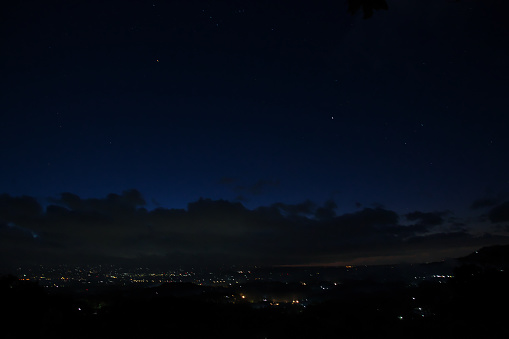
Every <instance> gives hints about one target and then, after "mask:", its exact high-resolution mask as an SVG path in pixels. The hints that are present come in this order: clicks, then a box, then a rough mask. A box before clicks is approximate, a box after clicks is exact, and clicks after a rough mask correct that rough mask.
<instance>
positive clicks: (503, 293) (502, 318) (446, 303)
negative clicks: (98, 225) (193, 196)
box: [0, 246, 509, 338]
mask: <svg viewBox="0 0 509 339" xmlns="http://www.w3.org/2000/svg"><path fill="white" fill-rule="evenodd" d="M508 258H509V246H493V247H489V248H483V249H480V250H479V251H477V252H475V253H472V254H471V255H469V256H466V257H464V258H459V259H458V260H457V262H456V263H457V265H456V267H455V268H454V269H453V268H452V266H451V264H450V263H447V262H446V263H434V264H426V265H424V264H423V265H406V266H405V267H404V269H402V268H401V267H395V266H384V267H373V268H371V269H367V268H364V269H359V270H358V271H357V275H353V276H351V278H350V279H343V280H341V281H338V280H337V275H336V276H335V275H334V274H336V273H337V268H336V271H334V269H333V268H323V270H321V271H320V274H313V273H309V272H317V270H316V269H309V268H300V269H298V268H290V269H288V268H274V269H272V271H271V272H269V273H271V274H272V275H273V276H274V277H273V279H272V280H269V279H265V280H259V281H249V282H246V283H242V284H233V285H225V286H211V285H198V284H195V283H191V282H182V283H177V282H174V283H164V284H161V285H159V286H152V287H142V288H114V287H110V288H108V289H96V290H88V291H82V292H79V293H75V292H72V290H66V292H60V293H54V292H51V293H49V292H48V291H47V290H46V289H45V288H43V287H41V286H40V285H39V283H38V282H34V281H26V280H21V279H18V278H17V277H14V276H4V277H2V278H1V279H0V298H1V300H2V308H3V311H4V314H6V316H4V318H3V322H2V323H3V325H2V329H1V331H2V337H4V338H11V337H19V336H34V337H39V338H89V337H94V338H111V337H115V338H122V337H125V338H136V337H151V336H154V337H155V336H157V337H158V338H311V337H312V338H338V337H340V338H379V337H392V338H429V337H434V338H437V337H438V338H446V337H447V338H458V337H464V336H468V337H484V338H499V337H507V336H508V335H509V328H508V327H507V326H506V325H505V324H506V319H507V316H508V315H509V311H508V310H507V305H508V302H509V293H507V286H509V267H508V265H507V263H508V260H507V259H508ZM349 269H350V270H354V269H355V268H349ZM439 269H442V270H446V269H447V270H449V269H451V270H453V274H452V275H449V276H447V277H448V278H447V279H444V278H445V277H446V276H442V275H441V276H437V275H436V276H437V279H418V276H412V275H413V274H416V272H421V276H422V272H423V271H426V270H428V271H429V272H438V270H439ZM265 270H269V269H265ZM392 271H398V272H399V273H398V274H395V275H393V274H388V272H392ZM289 272H290V273H289ZM292 272H293V273H292ZM403 272H405V273H408V274H410V276H406V277H405V276H404V275H405V274H403ZM291 273H292V274H291ZM354 273H355V272H354ZM306 275H307V277H306V278H307V279H304V278H305V276H306Z"/></svg>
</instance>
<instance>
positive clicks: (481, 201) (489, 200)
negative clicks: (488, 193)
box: [470, 198, 500, 210]
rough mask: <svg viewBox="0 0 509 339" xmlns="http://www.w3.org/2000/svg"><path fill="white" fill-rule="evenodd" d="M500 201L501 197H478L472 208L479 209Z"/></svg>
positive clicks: (494, 204)
mask: <svg viewBox="0 0 509 339" xmlns="http://www.w3.org/2000/svg"><path fill="white" fill-rule="evenodd" d="M499 202H500V199H499V198H483V199H477V200H475V201H474V202H472V204H471V205H470V209H473V210H477V209H481V208H487V207H493V206H496V205H497V204H498V203H499Z"/></svg>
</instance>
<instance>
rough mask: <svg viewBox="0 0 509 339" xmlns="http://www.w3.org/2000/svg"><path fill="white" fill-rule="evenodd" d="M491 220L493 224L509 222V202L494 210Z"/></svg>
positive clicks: (490, 215) (490, 214) (492, 210)
mask: <svg viewBox="0 0 509 339" xmlns="http://www.w3.org/2000/svg"><path fill="white" fill-rule="evenodd" d="M489 219H490V221H491V222H492V223H498V222H504V221H509V201H506V202H504V203H503V204H500V205H498V206H496V207H494V208H492V209H491V211H490V213H489Z"/></svg>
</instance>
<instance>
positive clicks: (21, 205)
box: [0, 194, 42, 223]
mask: <svg viewBox="0 0 509 339" xmlns="http://www.w3.org/2000/svg"><path fill="white" fill-rule="evenodd" d="M41 213H42V206H41V205H40V204H39V202H37V200H36V199H35V198H33V197H29V196H21V197H11V196H10V195H8V194H2V195H0V222H2V221H3V222H8V221H11V222H15V223H20V222H21V223H22V222H24V221H28V220H33V219H34V218H38V217H40V216H41Z"/></svg>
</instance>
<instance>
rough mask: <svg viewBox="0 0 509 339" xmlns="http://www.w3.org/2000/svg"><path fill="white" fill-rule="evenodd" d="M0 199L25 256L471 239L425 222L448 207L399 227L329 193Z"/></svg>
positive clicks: (127, 257) (191, 254) (295, 257)
mask: <svg viewBox="0 0 509 339" xmlns="http://www.w3.org/2000/svg"><path fill="white" fill-rule="evenodd" d="M0 203H1V207H0V212H1V218H2V219H1V221H0V226H1V227H0V235H1V236H2V238H0V245H2V247H1V248H2V250H1V251H0V255H1V256H2V257H5V258H8V257H9V258H11V257H12V258H18V259H19V260H21V258H23V259H24V260H28V261H30V260H31V261H33V260H37V261H41V260H44V259H46V260H60V261H71V260H94V261H97V260H99V259H100V258H103V259H104V260H109V261H115V260H117V261H118V260H124V261H133V262H134V261H139V260H149V258H150V260H153V262H155V261H157V262H166V263H173V264H186V263H200V261H201V262H202V263H209V264H211V263H214V262H215V263H222V264H233V263H237V264H259V265H264V264H310V263H318V262H322V263H327V262H336V261H339V260H353V259H354V258H358V260H360V258H362V257H363V256H365V257H370V258H373V259H372V260H376V258H377V257H378V256H380V257H382V256H384V257H386V258H396V256H401V255H404V253H410V252H412V253H414V254H413V255H415V256H417V254H418V253H417V252H416V251H417V249H420V250H421V251H423V253H424V252H426V253H428V252H429V253H432V252H433V251H434V250H437V249H438V248H439V247H440V246H442V245H443V244H445V243H447V244H449V245H448V246H454V241H455V240H454V239H457V241H458V243H461V242H462V241H463V240H462V239H464V238H467V239H469V241H470V242H471V243H469V244H471V245H473V244H475V243H476V240H475V239H474V237H473V236H471V235H470V234H469V233H468V232H467V231H466V229H467V227H463V228H462V229H461V232H455V233H445V232H437V231H436V229H435V228H433V227H434V226H436V225H441V224H442V223H443V222H444V217H445V216H446V215H447V214H448V212H432V213H427V212H419V211H416V212H412V213H409V214H407V215H405V217H406V219H407V220H410V221H415V222H416V223H415V224H414V225H409V226H405V225H401V224H400V222H399V221H400V216H399V215H398V213H396V212H395V211H391V210H389V209H386V208H381V207H377V208H364V209H362V210H358V211H356V212H353V213H345V214H341V215H337V214H336V209H337V205H336V203H335V202H334V201H333V200H328V201H326V202H325V203H324V204H322V205H321V206H320V205H317V204H316V203H314V202H312V201H309V200H307V201H304V202H302V203H298V204H286V203H282V202H279V203H274V204H272V205H269V206H262V207H259V208H256V209H253V210H250V209H247V208H246V207H245V206H244V205H243V204H241V203H240V202H230V201H226V200H211V199H199V200H198V201H194V202H191V203H189V204H188V206H187V208H186V209H167V208H162V207H158V208H156V209H153V210H147V209H146V208H145V207H144V205H145V200H144V199H143V197H142V196H141V194H140V193H139V192H138V191H136V190H130V191H125V192H123V193H122V194H120V195H118V194H109V195H107V196H106V197H104V198H87V199H84V198H81V197H79V196H77V195H75V194H72V193H64V194H62V195H61V196H60V198H58V199H52V204H51V205H49V206H47V207H46V209H45V210H42V208H41V206H40V205H39V204H38V203H37V201H36V200H35V199H33V198H31V197H20V198H17V197H10V196H6V195H3V196H1V199H0ZM501 206H503V205H501ZM11 207H12V208H11ZM495 212H496V211H495ZM494 215H495V216H496V215H498V214H496V213H495V214H494ZM497 220H498V219H497ZM19 221H22V222H23V223H20V222H19ZM430 230H435V233H434V234H430ZM34 235H37V237H34ZM462 237H463V238H462ZM444 239H447V240H444ZM87 258H88V259H87ZM156 259H157V260H156ZM6 260H7V259H6ZM356 260H357V259H356Z"/></svg>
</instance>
